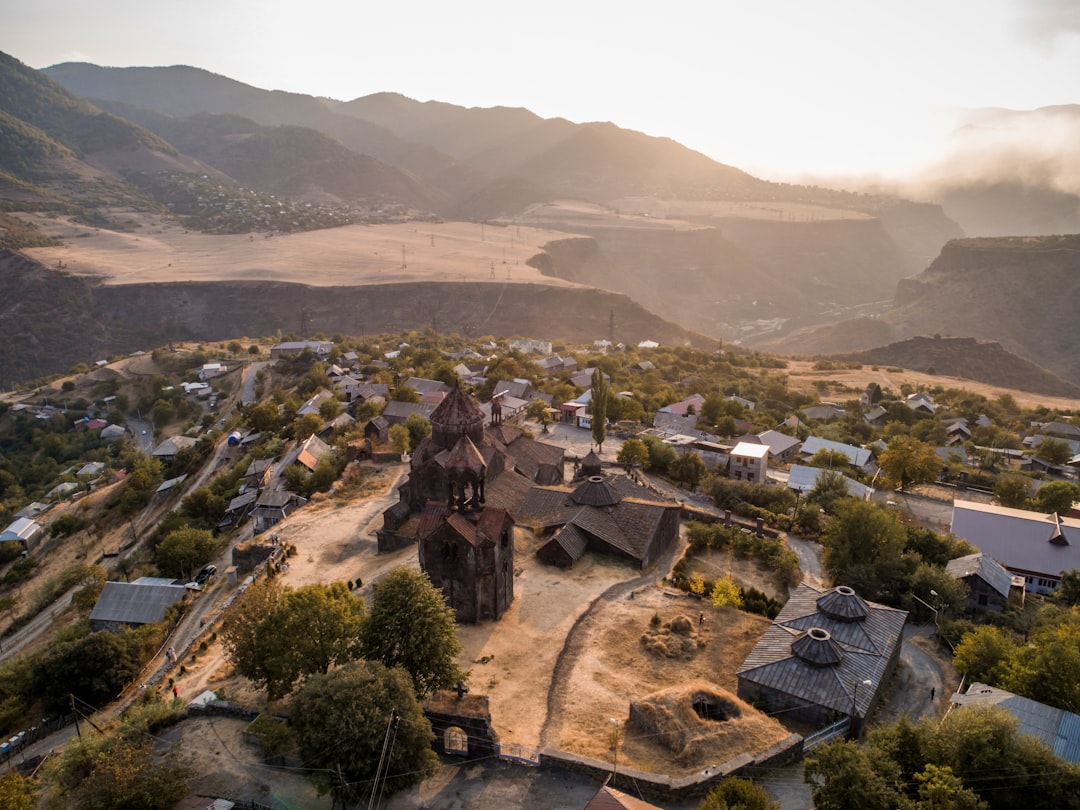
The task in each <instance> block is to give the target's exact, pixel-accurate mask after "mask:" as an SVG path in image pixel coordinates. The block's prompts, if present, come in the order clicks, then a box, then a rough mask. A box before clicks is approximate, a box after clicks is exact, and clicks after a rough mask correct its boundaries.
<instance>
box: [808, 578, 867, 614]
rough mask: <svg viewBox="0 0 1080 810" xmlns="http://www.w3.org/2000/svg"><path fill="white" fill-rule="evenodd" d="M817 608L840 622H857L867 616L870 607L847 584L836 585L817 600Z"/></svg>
mask: <svg viewBox="0 0 1080 810" xmlns="http://www.w3.org/2000/svg"><path fill="white" fill-rule="evenodd" d="M817 606H818V610H820V611H821V612H822V613H824V614H825V615H826V616H829V617H831V618H833V619H836V620H838V621H841V622H859V621H862V620H863V619H865V618H866V617H867V615H868V614H869V613H870V609H869V608H868V607H867V606H866V602H865V601H864V600H863V598H862V597H861V596H859V595H858V594H857V593H855V591H854V590H853V589H851V588H849V587H848V586H847V585H837V586H836V587H835V588H833V589H832V590H831V591H829V592H828V593H825V594H822V596H820V597H819V598H818V600H817Z"/></svg>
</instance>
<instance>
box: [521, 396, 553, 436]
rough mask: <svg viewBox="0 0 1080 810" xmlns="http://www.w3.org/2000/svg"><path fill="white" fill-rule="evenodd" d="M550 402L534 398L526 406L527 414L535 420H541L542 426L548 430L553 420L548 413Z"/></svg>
mask: <svg viewBox="0 0 1080 810" xmlns="http://www.w3.org/2000/svg"><path fill="white" fill-rule="evenodd" d="M548 407H549V406H548V404H547V403H546V402H544V400H542V399H534V400H533V401H532V402H530V403H529V405H528V407H526V408H525V415H526V416H527V417H529V419H532V420H533V421H534V422H539V423H540V425H541V426H543V428H544V429H545V432H546V430H547V426H548V424H549V423H550V422H551V416H550V415H549V414H548Z"/></svg>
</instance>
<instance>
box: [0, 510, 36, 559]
mask: <svg viewBox="0 0 1080 810" xmlns="http://www.w3.org/2000/svg"><path fill="white" fill-rule="evenodd" d="M41 532H42V526H41V524H40V523H38V522H37V521H36V520H31V519H30V518H28V517H21V518H16V519H15V520H13V521H12V522H11V523H10V524H8V527H7V528H6V529H4V531H3V532H0V543H3V542H7V541H9V540H14V541H16V542H18V543H21V544H22V547H23V548H25V549H26V550H27V551H31V550H32V549H33V548H34V546H36V545H37V541H38V538H39V537H40V536H41Z"/></svg>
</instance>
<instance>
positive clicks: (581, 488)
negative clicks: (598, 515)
mask: <svg viewBox="0 0 1080 810" xmlns="http://www.w3.org/2000/svg"><path fill="white" fill-rule="evenodd" d="M570 499H571V500H572V501H573V502H574V503H576V504H580V505H581V506H614V505H615V504H617V503H618V502H619V501H621V500H622V496H621V495H620V494H619V492H618V490H616V489H615V487H613V486H612V485H611V484H609V483H608V482H607V481H605V480H604V478H603V477H602V476H599V475H593V476H590V477H589V478H587V479H585V480H584V481H582V482H581V483H580V484H579V485H578V488H577V489H575V490H574V491H573V492H572V493H571V494H570Z"/></svg>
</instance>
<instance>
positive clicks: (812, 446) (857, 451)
mask: <svg viewBox="0 0 1080 810" xmlns="http://www.w3.org/2000/svg"><path fill="white" fill-rule="evenodd" d="M819 450H832V451H834V452H836V453H841V454H843V455H845V456H847V459H848V464H850V465H851V466H852V467H854V468H855V469H857V470H862V469H865V468H866V467H867V465H869V464H870V461H871V459H872V458H873V455H874V454H873V453H872V452H870V451H869V450H867V449H866V448H865V447H855V446H854V445H851V444H844V443H843V442H834V441H831V440H829V439H820V438H818V437H817V436H809V437H807V439H806V440H805V441H804V442H803V445H802V449H801V450H800V451H799V453H800V455H801V456H802V457H803V458H804V459H806V460H807V461H809V460H810V459H812V458H813V457H814V454H815V453H817V452H818V451H819Z"/></svg>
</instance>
